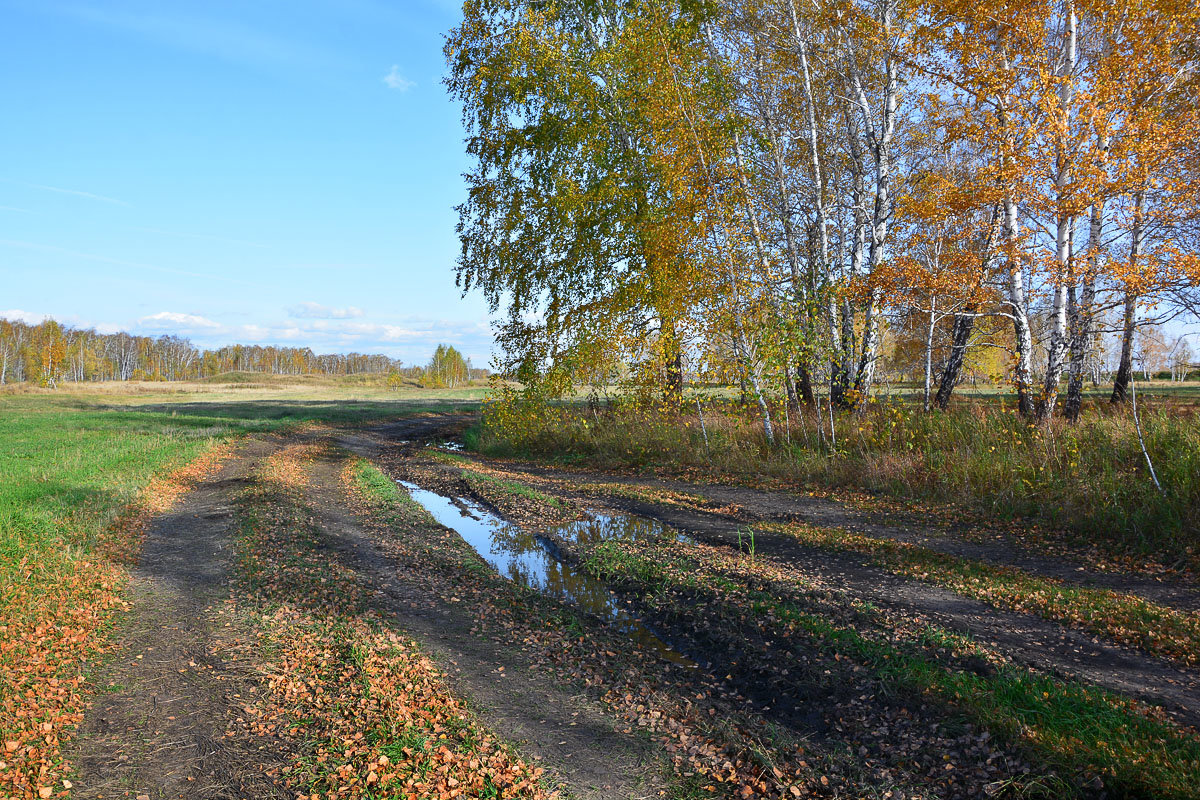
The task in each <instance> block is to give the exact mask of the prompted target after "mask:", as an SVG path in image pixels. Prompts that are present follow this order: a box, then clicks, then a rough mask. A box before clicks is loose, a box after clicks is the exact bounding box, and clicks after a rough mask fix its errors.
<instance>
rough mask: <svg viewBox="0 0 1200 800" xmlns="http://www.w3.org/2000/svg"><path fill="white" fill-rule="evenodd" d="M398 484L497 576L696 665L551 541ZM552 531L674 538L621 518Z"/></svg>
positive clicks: (576, 536) (571, 537)
mask: <svg viewBox="0 0 1200 800" xmlns="http://www.w3.org/2000/svg"><path fill="white" fill-rule="evenodd" d="M398 483H399V484H400V485H401V486H403V487H404V488H405V489H407V490H408V492H409V494H410V495H412V498H413V500H416V501H417V502H418V503H420V504H421V505H422V506H424V508H425V510H427V511H428V512H429V513H430V514H432V515H433V518H434V519H436V520H437V521H438V522H440V523H441V524H442V525H445V526H446V527H447V528H450V529H451V530H453V531H456V532H457V533H458V535H459V536H461V537H462V538H463V539H464V540H465V541H466V542H467V544H469V545H471V547H472V548H474V550H475V552H477V553H479V555H480V556H482V557H483V560H484V561H486V562H487V563H488V564H490V565H491V566H492V567H493V568H494V569H495V570H496V572H498V573H499V574H500V575H501V576H503V577H505V578H507V579H509V580H511V581H513V582H514V583H519V584H521V585H522V586H528V587H529V588H531V589H535V590H537V591H538V592H540V593H541V594H544V595H546V596H547V597H553V598H555V599H557V600H562V601H563V602H566V603H569V604H571V605H573V606H575V607H576V608H579V609H581V610H583V611H588V612H591V613H593V614H596V615H597V616H599V617H602V618H604V619H607V620H609V621H610V622H611V623H612V624H613V625H614V626H615V627H616V628H617V629H618V630H620V631H621V632H622V633H624V634H625V635H626V636H628V637H629V638H631V639H633V640H634V641H636V642H637V643H639V644H641V645H642V646H644V647H646V648H648V649H650V650H651V651H653V652H655V653H657V654H658V655H660V656H662V657H663V658H665V659H667V660H669V661H673V662H674V663H676V664H682V665H684V666H687V667H694V666H696V663H695V662H694V661H692V660H691V659H689V658H688V657H687V656H685V655H683V654H682V653H680V652H679V651H677V650H675V649H674V648H672V647H671V646H670V645H668V644H667V643H666V642H664V641H663V640H662V639H660V638H659V637H658V636H657V635H655V633H654V632H653V631H651V630H650V629H649V628H647V627H646V625H645V623H643V622H642V621H641V620H639V619H638V618H637V617H636V616H635V615H634V614H633V612H632V611H631V610H630V609H629V608H627V604H626V603H624V602H622V601H621V599H620V598H619V597H617V595H616V594H614V593H613V591H612V590H611V589H609V588H608V586H607V585H606V584H604V583H602V582H601V581H598V580H596V579H595V578H593V577H592V576H590V575H588V574H587V573H585V572H583V571H582V570H579V569H577V568H576V567H574V566H572V565H570V564H566V563H564V562H563V561H562V559H561V555H560V552H559V549H558V547H557V546H556V545H555V543H554V542H553V541H552V540H550V539H548V538H546V537H545V536H539V535H536V534H532V533H529V532H528V531H526V530H524V529H523V528H521V527H519V526H517V525H511V524H509V523H508V522H505V521H504V520H503V519H501V518H500V517H498V516H496V515H495V514H493V513H491V512H490V511H488V510H487V509H486V508H484V507H483V506H481V505H479V504H478V503H475V502H473V501H471V500H468V499H467V498H457V499H454V500H451V499H450V498H448V497H443V496H442V495H440V494H437V493H436V492H431V491H429V490H427V489H422V488H421V487H420V486H417V485H416V484H415V483H410V482H408V481H398ZM555 532H556V533H557V534H559V535H560V536H562V538H563V539H564V540H566V541H569V542H582V543H596V542H601V541H606V540H608V539H614V538H616V539H624V540H627V541H635V542H637V541H646V540H648V539H651V538H661V537H663V536H666V535H672V534H671V533H670V532H668V531H667V529H665V528H664V527H663V526H662V525H660V524H659V523H657V522H655V521H653V520H647V519H641V518H638V517H624V516H620V517H607V516H599V517H595V518H593V519H588V520H580V521H578V522H572V523H568V524H566V525H563V526H561V527H560V528H557V529H555ZM677 536H682V535H678V534H677Z"/></svg>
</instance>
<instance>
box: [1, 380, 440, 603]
mask: <svg viewBox="0 0 1200 800" xmlns="http://www.w3.org/2000/svg"><path fill="white" fill-rule="evenodd" d="M136 388H137V387H130V390H129V392H127V393H124V394H121V393H117V392H116V391H115V390H113V389H112V388H111V387H109V391H107V392H103V393H101V392H96V393H85V392H83V391H72V392H64V393H60V394H54V393H49V392H39V393H33V394H28V393H27V394H0V582H3V580H4V579H5V577H4V576H6V575H9V574H11V570H12V569H13V568H14V567H15V566H16V565H18V564H20V562H21V561H22V559H27V560H28V563H32V564H35V565H36V567H37V569H39V570H41V571H53V569H54V567H55V566H56V565H57V566H59V567H61V565H62V564H63V563H64V562H65V561H69V560H71V559H72V558H75V557H77V556H78V555H80V554H82V553H87V552H89V551H90V550H91V549H92V548H93V547H94V545H95V544H96V542H97V541H98V538H99V537H100V535H101V533H102V531H103V530H104V528H105V527H106V526H107V525H108V524H110V523H111V522H112V520H113V518H114V517H115V515H116V514H117V513H118V512H119V511H120V510H121V509H122V508H123V507H125V506H126V505H127V504H128V503H130V502H131V501H132V500H133V499H134V498H135V497H136V495H137V493H138V491H139V490H140V489H142V487H144V486H145V485H146V484H147V483H148V482H149V480H150V478H151V477H152V476H153V475H155V474H156V473H159V472H163V471H166V470H169V469H171V468H174V467H178V466H181V465H183V464H185V463H187V462H188V461H190V460H192V459H193V458H195V457H196V456H198V455H199V454H200V453H202V452H204V451H205V450H207V449H208V448H210V447H212V446H213V445H214V444H217V443H219V442H222V441H227V440H229V439H230V438H232V437H236V436H238V435H241V434H244V433H247V432H265V431H278V430H286V429H288V428H291V427H294V426H296V425H299V424H303V423H306V422H330V423H335V424H358V423H364V422H369V421H371V420H375V419H383V418H389V417H396V416H402V415H406V414H413V413H418V412H421V411H433V410H448V409H456V408H461V407H462V406H460V405H459V404H458V403H457V402H449V401H447V402H441V403H439V402H438V397H437V395H436V394H435V393H427V392H424V391H422V392H420V393H408V394H405V395H403V396H402V397H398V398H396V399H393V400H364V401H354V400H352V399H349V394H350V392H349V391H347V390H342V396H341V397H340V398H339V397H338V396H337V395H336V392H335V391H334V390H333V389H329V388H326V389H323V390H322V392H321V393H318V394H313V393H301V394H282V395H281V394H277V393H270V392H266V393H264V392H256V391H252V392H244V393H242V394H239V395H238V397H237V399H230V398H228V397H225V396H223V395H222V396H217V397H208V396H206V395H203V394H196V393H181V392H179V391H178V390H173V391H171V392H169V393H166V392H156V393H153V394H150V395H149V396H146V395H143V394H139V393H137V392H135V391H134V390H135V389H136ZM446 394H448V393H443V396H445V395H446ZM427 395H428V396H427Z"/></svg>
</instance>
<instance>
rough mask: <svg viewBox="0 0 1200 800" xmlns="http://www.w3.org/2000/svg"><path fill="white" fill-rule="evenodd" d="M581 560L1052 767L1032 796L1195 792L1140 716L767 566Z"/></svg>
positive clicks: (716, 628) (713, 631)
mask: <svg viewBox="0 0 1200 800" xmlns="http://www.w3.org/2000/svg"><path fill="white" fill-rule="evenodd" d="M584 558H585V563H586V564H587V566H588V568H589V569H590V570H592V571H594V572H595V574H597V575H599V576H603V577H605V578H608V579H610V580H615V581H620V582H622V583H624V584H625V585H627V586H628V587H629V588H630V589H632V590H633V591H634V592H636V594H637V595H638V596H639V597H642V598H643V599H644V601H645V602H647V603H649V604H650V605H651V606H654V607H657V608H658V609H659V611H660V612H661V613H662V614H663V615H664V616H666V617H674V618H678V619H681V620H682V622H681V627H688V626H696V627H697V628H698V629H699V630H704V631H709V632H710V635H713V636H719V637H728V635H729V634H728V633H727V632H725V631H724V630H722V628H723V627H724V625H726V624H732V621H733V620H738V619H742V620H753V622H752V623H751V624H752V625H753V626H754V627H756V628H758V629H759V633H760V635H761V637H762V641H766V642H768V643H769V642H773V641H776V642H780V645H779V646H780V647H782V648H783V649H785V650H788V649H793V650H794V651H795V652H797V653H798V654H799V653H804V652H806V651H808V650H810V649H811V648H813V647H815V648H817V649H818V650H820V651H821V652H823V653H827V654H829V655H832V656H834V657H835V659H848V660H849V661H850V662H851V663H852V664H855V665H859V666H861V667H863V668H865V669H866V670H868V671H869V673H870V674H871V675H872V676H873V679H874V680H877V681H879V682H880V683H881V684H882V686H883V687H891V688H893V689H894V690H897V691H900V692H904V693H909V694H912V695H915V696H929V695H932V696H934V697H936V698H938V699H940V700H941V701H943V702H946V703H948V704H950V705H952V706H953V707H954V708H955V709H956V710H957V711H958V712H959V713H962V714H964V715H966V716H967V717H969V718H972V719H974V720H977V721H978V722H980V723H982V724H984V725H986V726H988V728H989V729H991V730H993V731H995V732H997V733H1003V734H1004V735H1005V736H1006V737H1008V738H1010V739H1011V740H1012V741H1014V742H1016V743H1019V744H1021V745H1023V746H1025V747H1028V748H1030V749H1031V750H1032V751H1033V752H1034V753H1035V754H1036V755H1035V758H1036V760H1038V761H1039V762H1042V763H1047V762H1048V763H1050V764H1053V765H1055V766H1057V767H1058V768H1059V770H1060V773H1059V776H1060V778H1061V779H1063V780H1064V782H1065V785H1063V786H1061V787H1055V786H1054V785H1053V784H1048V785H1043V786H1041V787H1038V788H1039V789H1040V790H1041V791H1051V792H1056V791H1061V792H1062V793H1063V794H1072V793H1074V792H1075V791H1077V790H1078V789H1079V788H1082V787H1085V786H1086V785H1087V784H1088V783H1089V782H1090V781H1092V780H1093V779H1095V778H1100V780H1099V781H1098V782H1097V785H1100V784H1103V785H1105V786H1109V787H1111V788H1112V789H1113V790H1115V791H1116V792H1117V793H1118V794H1119V795H1122V796H1145V797H1162V798H1181V799H1182V798H1186V797H1189V796H1191V793H1192V791H1193V790H1194V787H1195V786H1196V785H1197V782H1198V781H1200V741H1198V740H1197V739H1196V737H1195V735H1194V732H1192V731H1189V730H1186V729H1183V728H1180V727H1178V726H1176V725H1174V724H1172V723H1169V722H1167V721H1165V720H1164V719H1162V718H1161V717H1159V716H1157V715H1156V714H1155V712H1154V710H1153V709H1152V708H1150V707H1145V706H1140V705H1139V704H1137V703H1133V702H1131V701H1130V700H1128V699H1126V698H1122V697H1118V696H1115V695H1112V694H1109V693H1107V692H1104V691H1102V690H1098V689H1095V688H1092V687H1088V686H1086V685H1083V684H1079V683H1074V682H1069V681H1062V680H1059V679H1055V678H1052V677H1050V676H1047V675H1041V674H1036V673H1032V672H1029V671H1027V670H1025V669H1022V668H1020V667H1017V666H1015V665H1012V664H1010V663H1006V662H1005V660H1004V659H1003V657H1001V656H999V655H998V654H996V653H993V652H989V651H988V650H987V649H985V648H983V647H981V646H979V645H977V644H975V643H974V642H972V641H971V640H970V639H969V638H966V637H963V636H961V635H957V634H953V633H951V632H948V631H945V630H940V629H938V628H937V627H935V626H922V627H914V626H911V625H909V626H907V628H906V626H904V625H896V620H894V619H893V620H889V619H887V617H886V615H883V614H881V613H878V612H876V611H873V610H871V609H863V608H858V609H855V608H852V607H850V608H847V607H842V608H838V607H837V606H838V604H837V603H836V602H831V601H830V599H829V597H828V596H825V597H822V596H821V594H820V593H817V592H814V591H813V587H811V586H809V585H806V584H805V582H804V581H803V580H797V577H796V576H794V575H789V574H788V571H787V570H786V569H782V568H781V567H780V565H778V564H776V563H774V562H773V561H772V560H771V559H769V558H763V557H761V556H755V555H751V554H749V553H744V554H740V555H739V554H730V553H727V552H720V551H717V550H714V549H712V548H707V547H695V546H692V547H690V548H688V552H686V553H683V552H680V551H679V550H678V548H674V547H671V546H669V545H666V544H661V545H658V546H656V547H655V546H651V547H641V548H639V547H635V546H632V545H630V544H629V543H615V542H605V543H602V544H601V545H599V546H598V547H596V548H595V549H594V550H592V551H591V552H588V553H586V554H585V555H584ZM758 641H759V640H758V638H757V637H754V636H746V637H744V639H743V644H742V645H741V646H740V647H739V650H749V651H751V652H748V653H747V654H746V656H745V657H746V658H750V659H753V658H755V657H756V656H755V655H754V653H753V650H754V649H755V648H756V647H762V645H760V644H759V643H758ZM759 657H761V656H759ZM798 663H802V662H798ZM860 680H861V678H858V679H856V680H855V683H858V682H859V681H860ZM885 691H886V689H885ZM1027 788H1033V787H1027Z"/></svg>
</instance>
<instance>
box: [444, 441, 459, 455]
mask: <svg viewBox="0 0 1200 800" xmlns="http://www.w3.org/2000/svg"><path fill="white" fill-rule="evenodd" d="M438 446H439V447H441V448H442V449H443V450H450V451H452V452H455V453H460V452H462V449H463V443H462V442H442V443H441V444H440V445H438Z"/></svg>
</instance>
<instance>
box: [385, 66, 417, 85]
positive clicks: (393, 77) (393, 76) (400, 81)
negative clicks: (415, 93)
mask: <svg viewBox="0 0 1200 800" xmlns="http://www.w3.org/2000/svg"><path fill="white" fill-rule="evenodd" d="M383 83H384V85H385V86H387V87H388V88H389V89H395V90H396V91H398V92H407V91H408V90H409V89H411V88H413V87H414V86H416V85H417V84H415V83H413V82H412V81H410V80H409V79H408V78H406V77H404V76H403V75H401V74H400V65H399V64H392V71H391V72H389V73H388V74H387V75H384V76H383Z"/></svg>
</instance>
